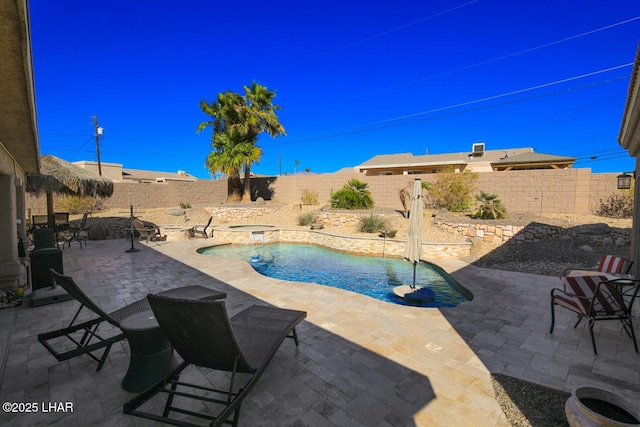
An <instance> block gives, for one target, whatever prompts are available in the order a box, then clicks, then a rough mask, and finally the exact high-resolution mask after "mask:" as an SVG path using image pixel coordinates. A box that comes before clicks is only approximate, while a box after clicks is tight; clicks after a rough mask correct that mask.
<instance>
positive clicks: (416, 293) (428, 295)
mask: <svg viewBox="0 0 640 427" xmlns="http://www.w3.org/2000/svg"><path fill="white" fill-rule="evenodd" d="M393 293H394V294H396V296H397V297H399V298H402V299H403V300H405V301H406V302H409V303H413V304H425V303H428V302H432V301H433V300H434V299H436V293H435V292H433V291H432V290H431V289H429V288H426V287H422V286H416V287H415V289H412V288H411V286H409V285H401V286H396V287H395V288H393Z"/></svg>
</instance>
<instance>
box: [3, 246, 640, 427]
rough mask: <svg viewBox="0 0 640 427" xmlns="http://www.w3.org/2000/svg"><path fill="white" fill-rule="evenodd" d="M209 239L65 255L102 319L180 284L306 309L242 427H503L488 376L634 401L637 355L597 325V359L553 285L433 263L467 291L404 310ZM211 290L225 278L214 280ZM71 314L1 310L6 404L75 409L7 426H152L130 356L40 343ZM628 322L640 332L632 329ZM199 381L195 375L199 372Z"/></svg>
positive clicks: (639, 372) (230, 305)
mask: <svg viewBox="0 0 640 427" xmlns="http://www.w3.org/2000/svg"><path fill="white" fill-rule="evenodd" d="M211 244H212V241H211V239H210V240H208V241H205V240H204V239H192V240H189V241H183V242H152V243H150V244H149V245H148V246H147V245H144V244H137V243H136V247H137V248H139V249H140V251H139V252H134V253H126V252H125V250H126V249H128V248H129V247H130V243H128V242H126V241H125V240H107V241H90V242H89V245H88V247H87V248H82V249H80V248H78V247H76V246H74V247H72V248H70V249H65V251H64V270H65V274H68V275H70V276H72V277H74V279H75V280H76V282H77V283H78V284H79V285H80V286H81V287H82V288H83V289H84V290H85V292H87V294H89V295H90V296H91V297H93V298H95V299H96V301H98V302H99V303H100V304H101V305H102V306H103V307H104V308H105V309H106V310H113V309H116V308H119V307H121V306H123V305H125V304H127V303H130V302H133V301H135V300H137V299H140V298H143V297H144V296H145V295H146V294H148V293H155V292H159V291H163V290H167V289H170V288H174V287H178V286H187V285H195V284H198V285H202V286H209V287H212V288H214V289H217V290H220V291H223V292H226V293H227V299H226V304H227V309H228V310H229V312H230V314H233V313H235V312H237V311H239V310H242V309H243V308H245V307H247V306H248V305H250V304H256V303H257V304H268V305H273V306H277V307H283V308H293V309H298V310H306V311H307V312H308V316H307V319H306V320H305V321H304V322H303V323H302V324H301V325H300V326H299V328H298V335H299V338H300V347H299V348H298V349H296V348H295V345H294V344H293V342H290V341H291V340H286V341H285V343H284V344H283V345H282V347H281V348H280V350H279V351H278V353H277V354H276V356H275V357H274V359H273V361H272V362H271V365H270V367H269V369H268V370H267V371H266V373H265V374H264V376H263V378H262V379H261V380H260V382H259V383H258V384H257V386H256V387H255V388H254V390H253V391H252V392H251V394H250V395H249V396H248V398H247V400H246V401H245V403H244V404H243V409H242V416H241V422H240V425H241V426H258V425H260V426H262V425H266V426H278V427H280V426H289V425H292V426H303V425H310V426H350V427H351V426H367V427H369V426H381V427H382V426H451V425H464V426H507V425H509V424H508V422H507V420H506V417H505V415H504V414H503V412H502V410H501V408H500V406H499V405H498V403H497V402H496V400H495V396H494V391H493V388H492V385H491V381H490V373H492V372H493V373H504V374H507V375H511V376H515V377H518V378H522V379H525V380H528V381H531V382H534V383H538V384H542V385H545V386H549V387H552V388H556V389H563V390H565V391H571V390H572V389H573V388H574V387H576V386H579V385H595V386H598V387H602V388H606V389H609V390H612V391H615V392H617V393H620V394H621V395H622V396H623V397H626V398H627V399H629V400H632V401H640V355H638V354H637V353H635V352H634V349H633V344H632V342H631V340H630V339H629V338H628V337H627V336H626V335H624V334H621V333H620V330H619V327H618V325H617V324H615V323H614V322H600V323H604V324H602V325H600V324H598V325H596V333H597V336H596V339H597V341H598V350H599V353H600V354H598V355H597V356H596V355H594V354H593V351H592V348H591V341H590V338H589V333H588V331H587V330H586V329H585V328H583V327H582V326H579V327H578V328H577V329H573V324H574V320H575V318H574V316H573V315H572V314H571V313H570V312H568V310H557V316H556V317H557V318H556V329H555V330H554V334H553V335H550V334H549V325H550V321H551V317H550V316H551V313H550V304H549V292H550V289H551V288H552V287H555V286H558V285H559V280H558V278H556V277H549V276H537V275H531V274H521V273H513V272H506V271H498V270H489V269H479V268H476V267H474V266H470V265H467V264H465V263H462V262H459V261H438V264H439V265H440V266H441V267H443V268H444V269H445V270H447V272H449V273H450V274H451V275H452V276H453V277H454V278H455V279H456V280H458V281H459V282H460V283H461V284H462V285H464V286H465V287H467V288H468V289H469V290H470V291H471V292H472V293H473V294H474V296H475V297H474V300H473V301H471V302H468V303H465V304H463V305H461V306H459V307H456V308H451V309H427V308H417V307H407V306H400V305H396V304H391V303H387V302H383V301H379V300H375V299H372V298H369V297H366V296H362V295H358V294H353V293H350V292H347V291H343V290H340V289H335V288H331V287H326V286H320V285H314V284H308V283H295V282H286V281H282V280H275V279H270V278H266V277H264V276H261V275H259V274H258V273H256V272H255V271H254V270H253V269H252V268H251V266H250V265H248V264H246V263H244V262H241V261H236V260H231V259H227V258H224V259H222V258H215V257H211V256H204V255H200V254H197V253H196V252H195V249H196V248H198V247H201V246H205V245H211ZM216 279H217V280H216ZM76 307H77V305H76V303H75V302H73V301H66V302H61V303H56V304H51V305H45V306H40V307H28V306H26V305H25V306H23V307H20V308H11V309H5V310H0V325H1V329H0V334H1V336H0V356H1V357H2V364H1V365H0V368H1V370H0V387H1V388H0V400H1V401H3V402H5V401H9V402H23V403H24V402H37V403H38V404H39V405H41V402H46V403H47V404H48V403H49V402H72V404H73V409H74V411H73V412H55V411H52V412H43V411H42V410H40V411H39V412H38V413H26V414H17V413H13V414H7V413H0V424H2V425H29V426H31V425H38V424H40V425H49V424H54V423H58V424H59V425H65V426H72V425H78V426H85V425H97V426H112V425H119V426H139V425H157V423H154V422H149V421H147V420H141V419H138V418H135V417H131V416H126V415H123V414H122V405H123V404H124V403H125V402H126V401H127V400H129V399H130V398H132V397H133V396H134V395H135V394H133V393H128V392H126V391H125V390H123V389H122V387H121V384H120V383H121V381H122V377H123V376H124V374H125V373H126V370H127V366H128V352H129V349H128V346H127V343H126V341H123V342H120V343H118V344H116V345H115V346H114V348H112V349H111V352H110V355H109V357H108V360H107V362H106V363H105V366H104V367H103V369H102V370H101V371H100V372H96V371H95V368H96V364H95V362H93V361H92V360H91V359H89V358H88V357H84V356H82V357H77V358H75V359H72V360H70V361H67V362H61V363H58V362H57V361H56V360H55V359H54V358H53V357H52V356H51V355H49V353H47V351H46V350H45V349H44V347H42V346H41V345H40V344H39V343H38V342H37V339H36V337H37V335H38V334H39V333H42V332H46V331H49V330H52V329H55V328H58V327H61V326H63V325H65V324H67V323H68V322H69V320H70V319H71V317H72V316H73V314H74V313H75V310H76ZM637 317H638V316H636V320H635V323H634V325H635V326H636V327H637V330H640V327H638V320H637ZM193 375H200V373H199V372H197V370H196V369H195V368H194V372H193Z"/></svg>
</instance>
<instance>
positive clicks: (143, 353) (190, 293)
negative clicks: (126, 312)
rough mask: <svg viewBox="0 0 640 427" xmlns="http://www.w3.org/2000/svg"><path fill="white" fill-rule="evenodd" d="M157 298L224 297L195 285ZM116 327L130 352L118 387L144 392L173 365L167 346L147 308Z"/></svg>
mask: <svg viewBox="0 0 640 427" xmlns="http://www.w3.org/2000/svg"><path fill="white" fill-rule="evenodd" d="M158 295H164V296H170V297H176V298H185V299H211V300H215V299H222V298H225V297H226V296H227V295H226V294H225V293H224V292H219V291H216V290H214V289H209V288H205V287H203V286H199V285H194V286H185V287H182V288H176V289H171V290H168V291H164V292H160V293H159V294H158ZM120 328H121V329H122V332H123V333H124V336H125V338H126V339H127V341H128V342H129V348H130V351H131V358H130V360H129V369H128V370H127V373H126V374H125V376H124V378H123V380H122V388H124V389H125V390H127V391H131V392H141V391H144V390H146V389H147V388H149V387H150V386H152V385H153V384H155V383H156V382H158V381H160V380H161V379H162V378H164V376H165V375H166V373H167V369H169V368H173V367H175V366H177V361H176V359H175V358H174V357H173V354H172V352H171V345H170V344H169V341H168V340H167V339H166V338H165V336H164V334H163V333H162V330H161V329H160V326H159V325H158V322H157V321H156V318H155V316H154V314H153V311H151V308H149V310H147V311H144V312H141V313H137V314H134V315H132V316H129V317H127V318H126V319H124V320H123V321H122V322H121V323H120ZM169 365H171V366H169Z"/></svg>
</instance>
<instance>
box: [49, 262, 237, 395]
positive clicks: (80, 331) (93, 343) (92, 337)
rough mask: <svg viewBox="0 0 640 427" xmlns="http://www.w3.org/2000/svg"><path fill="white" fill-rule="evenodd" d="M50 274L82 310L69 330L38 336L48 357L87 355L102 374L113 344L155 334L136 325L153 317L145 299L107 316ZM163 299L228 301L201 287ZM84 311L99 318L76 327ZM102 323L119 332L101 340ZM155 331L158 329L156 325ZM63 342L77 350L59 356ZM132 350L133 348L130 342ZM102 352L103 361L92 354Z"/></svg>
mask: <svg viewBox="0 0 640 427" xmlns="http://www.w3.org/2000/svg"><path fill="white" fill-rule="evenodd" d="M49 273H51V275H52V276H53V278H54V279H55V281H56V284H58V285H60V286H61V287H62V288H64V290H65V291H67V293H68V294H69V295H71V296H72V297H73V298H74V299H75V300H76V301H78V302H79V303H80V308H78V311H77V312H76V314H75V316H73V319H72V320H71V323H69V325H68V326H67V327H65V328H61V329H58V330H55V331H51V332H47V333H44V334H40V335H38V341H39V342H40V343H42V345H43V346H44V347H45V348H46V349H47V350H48V351H49V353H51V354H52V355H53V356H54V357H55V358H56V359H57V360H58V362H62V361H64V360H68V359H71V358H73V357H76V356H80V355H83V354H86V355H88V356H89V357H91V358H92V359H93V360H95V361H96V362H98V367H97V368H96V371H99V370H100V369H102V366H103V365H104V362H105V360H106V359H107V356H108V355H109V350H110V349H111V346H112V345H113V344H115V343H116V342H118V341H120V340H122V339H124V338H131V336H132V335H135V333H136V332H148V331H151V330H152V328H150V327H145V328H142V327H140V326H136V325H135V324H136V323H139V319H138V318H139V317H140V316H143V315H144V313H145V312H148V313H149V314H151V307H150V306H149V301H148V300H147V299H146V298H143V299H141V300H139V301H136V302H134V303H131V304H129V305H127V306H125V307H122V308H120V309H118V310H116V311H114V312H112V313H106V312H105V311H103V310H102V309H101V308H100V307H99V306H98V305H97V304H96V303H94V302H93V301H92V300H91V298H89V297H88V296H87V295H86V294H85V293H84V292H83V291H82V290H81V289H80V288H79V287H78V285H77V284H76V283H75V281H74V280H73V279H72V278H71V277H69V276H63V275H62V274H60V273H58V272H57V271H55V270H53V269H49ZM160 295H179V296H181V297H183V298H193V299H201V298H202V299H218V298H224V297H226V294H225V293H224V292H219V291H216V290H214V289H209V288H205V287H202V286H199V285H193V286H185V287H181V288H175V289H169V290H167V291H163V292H161V293H160ZM85 307H86V308H87V309H88V310H90V311H92V312H93V314H95V315H96V316H97V317H94V318H92V319H91V320H87V321H84V322H81V323H76V320H78V315H79V314H80V311H82V309H83V308H85ZM134 319H135V320H134ZM103 322H107V323H110V324H111V325H113V326H115V327H116V328H118V330H117V331H113V332H111V334H110V335H109V336H108V337H102V336H101V335H98V333H97V330H98V326H100V324H102V323H103ZM125 323H129V324H132V327H131V328H127V327H126V326H125ZM156 328H158V326H157V325H156ZM80 335H81V337H80ZM64 338H67V339H69V340H70V341H71V342H72V344H73V345H74V346H75V347H74V348H71V349H69V347H70V346H68V345H67V346H66V349H65V350H63V351H61V352H59V351H58V350H56V348H54V347H56V346H57V347H61V346H63V345H62V343H60V341H61V339H62V340H64ZM130 346H133V344H132V343H131V340H130ZM102 348H104V352H103V353H102V356H101V357H100V358H98V357H97V356H96V355H94V354H92V353H93V352H95V351H97V350H100V349H102ZM132 357H133V351H132ZM147 363H148V360H147ZM130 370H131V362H130ZM162 375H163V374H162V373H161V375H160V376H159V377H157V378H162ZM125 378H126V377H125ZM144 388H146V387H144ZM144 388H143V390H144ZM138 391H139V390H138Z"/></svg>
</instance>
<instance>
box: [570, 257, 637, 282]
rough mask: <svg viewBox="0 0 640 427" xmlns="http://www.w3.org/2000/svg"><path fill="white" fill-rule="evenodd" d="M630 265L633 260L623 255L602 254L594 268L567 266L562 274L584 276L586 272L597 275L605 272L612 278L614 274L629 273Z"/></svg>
mask: <svg viewBox="0 0 640 427" xmlns="http://www.w3.org/2000/svg"><path fill="white" fill-rule="evenodd" d="M632 265H633V261H630V260H628V259H627V258H625V257H621V256H617V255H603V256H602V258H600V262H599V263H598V266H597V267H596V268H594V269H591V270H589V269H586V270H585V269H575V268H567V269H566V270H565V271H564V274H563V276H584V275H588V274H591V275H593V274H595V275H598V274H597V273H606V274H608V275H610V276H608V277H609V278H613V277H615V276H622V275H625V274H629V271H630V270H631V266H632Z"/></svg>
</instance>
